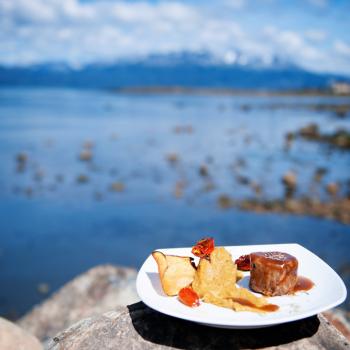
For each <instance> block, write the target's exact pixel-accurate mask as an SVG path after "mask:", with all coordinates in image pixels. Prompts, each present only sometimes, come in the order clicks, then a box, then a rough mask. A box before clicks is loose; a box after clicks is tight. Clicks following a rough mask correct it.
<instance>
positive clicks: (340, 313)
mask: <svg viewBox="0 0 350 350" xmlns="http://www.w3.org/2000/svg"><path fill="white" fill-rule="evenodd" d="M324 316H325V317H326V318H327V320H328V321H329V322H330V323H332V325H333V326H334V327H335V328H337V329H338V330H339V331H340V332H341V333H343V335H344V336H345V337H346V338H347V339H348V340H349V341H350V311H347V310H344V309H341V308H335V309H332V310H329V311H327V312H325V313H324Z"/></svg>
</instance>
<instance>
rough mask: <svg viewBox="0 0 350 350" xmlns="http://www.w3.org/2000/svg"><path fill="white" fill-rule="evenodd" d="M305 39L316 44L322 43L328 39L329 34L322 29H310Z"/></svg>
mask: <svg viewBox="0 0 350 350" xmlns="http://www.w3.org/2000/svg"><path fill="white" fill-rule="evenodd" d="M305 37H306V38H307V39H309V40H311V41H314V42H322V41H324V40H325V39H326V38H327V33H326V32H325V31H324V30H321V29H309V30H307V31H306V32H305Z"/></svg>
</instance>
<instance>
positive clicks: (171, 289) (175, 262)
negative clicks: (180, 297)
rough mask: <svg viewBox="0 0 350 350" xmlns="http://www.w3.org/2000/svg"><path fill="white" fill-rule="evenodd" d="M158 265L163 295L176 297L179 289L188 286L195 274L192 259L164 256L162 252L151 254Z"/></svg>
mask: <svg viewBox="0 0 350 350" xmlns="http://www.w3.org/2000/svg"><path fill="white" fill-rule="evenodd" d="M152 256H153V258H154V260H155V261H156V262H157V265H158V272H159V277H160V281H161V284H162V287H163V291H164V293H165V294H167V295H169V296H171V295H177V294H178V292H179V291H180V289H182V288H184V287H187V286H189V285H190V284H191V283H192V281H193V279H194V275H195V273H196V269H195V267H194V266H193V265H192V263H191V262H192V259H191V258H190V257H188V256H176V255H165V254H163V253H162V252H159V251H154V252H153V253H152Z"/></svg>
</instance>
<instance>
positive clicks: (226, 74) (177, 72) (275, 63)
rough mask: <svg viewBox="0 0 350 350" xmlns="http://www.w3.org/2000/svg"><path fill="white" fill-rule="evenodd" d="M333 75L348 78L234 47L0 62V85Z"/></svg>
mask: <svg viewBox="0 0 350 350" xmlns="http://www.w3.org/2000/svg"><path fill="white" fill-rule="evenodd" d="M336 80H345V81H350V78H346V77H342V76H338V75H334V74H317V73H313V72H309V71H306V70H304V69H302V68H300V67H297V66H296V65H294V64H292V63H290V62H285V61H283V60H282V59H280V58H277V57H276V58H274V59H273V60H272V61H271V62H268V63H266V62H263V61H262V60H260V59H258V58H254V57H253V58H250V59H249V60H247V59H246V58H245V59H244V60H243V59H242V58H241V56H240V55H239V53H235V62H234V63H232V62H231V63H227V62H225V61H224V60H219V59H217V58H216V57H213V56H211V55H210V54H207V53H205V52H204V53H195V54H192V53H187V52H184V53H174V54H169V55H150V56H148V57H145V58H142V59H134V60H124V61H119V62H115V63H105V64H101V63H98V64H88V65H86V66H84V67H80V68H74V67H70V66H69V65H67V64H65V63H46V64H37V65H32V66H27V67H5V66H0V85H2V86H52V87H79V88H118V87H138V86H143V87H152V86H159V87H172V86H183V87H208V88H217V87H224V88H238V89H325V88H327V87H329V85H330V84H331V83H332V82H333V81H336Z"/></svg>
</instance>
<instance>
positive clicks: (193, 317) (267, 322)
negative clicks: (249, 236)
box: [136, 244, 346, 328]
mask: <svg viewBox="0 0 350 350" xmlns="http://www.w3.org/2000/svg"><path fill="white" fill-rule="evenodd" d="M225 248H226V249H227V250H228V251H229V252H230V253H231V254H232V259H233V260H235V259H237V258H238V257H239V256H241V255H243V254H249V253H251V252H257V251H281V252H285V253H289V254H291V255H294V256H295V257H296V258H297V259H298V262H299V268H298V275H301V276H305V277H308V278H310V279H311V280H312V281H313V282H314V283H315V286H314V287H313V288H312V289H311V290H309V291H308V292H299V293H297V294H296V295H285V296H279V297H271V298H269V301H270V302H271V303H272V304H277V305H278V306H279V307H280V308H279V310H278V311H276V312H271V313H266V314H258V313H254V312H247V311H245V312H235V311H233V310H230V309H225V308H222V307H218V306H215V305H211V304H207V303H203V302H201V305H200V306H199V307H196V308H190V307H188V306H185V305H184V304H182V303H181V302H180V301H179V300H178V299H177V297H168V296H166V295H165V294H164V292H163V290H162V287H161V284H160V280H159V274H158V268H157V264H156V262H155V260H154V259H153V257H152V255H150V256H149V257H148V258H147V259H146V261H145V262H144V264H143V265H142V267H141V269H140V271H139V273H138V276H137V281H136V288H137V292H138V295H139V297H140V298H141V300H142V301H143V302H144V303H145V304H146V305H148V306H149V307H150V308H152V309H154V310H157V311H159V312H162V313H164V314H166V315H170V316H174V317H178V318H182V319H184V320H189V321H193V322H197V323H201V324H206V325H210V326H212V327H221V328H259V327H267V326H272V325H276V324H280V323H285V322H291V321H295V320H299V319H302V318H305V317H309V316H312V315H316V314H318V313H320V312H322V311H325V310H328V309H331V308H333V307H335V306H337V305H339V304H341V303H342V302H343V301H344V300H345V298H346V288H345V285H344V282H343V281H342V280H341V278H340V277H339V276H338V274H337V273H336V272H335V271H334V270H333V269H332V268H331V267H330V266H329V265H327V264H326V263H325V262H324V261H323V260H321V259H320V258H319V257H318V256H316V255H315V254H313V253H312V252H310V251H309V250H307V249H306V248H304V247H302V246H300V245H299V244H271V245H250V246H232V247H231V246H230V247H225ZM159 251H161V252H163V253H164V254H173V255H180V256H193V255H192V254H191V248H173V249H159ZM196 259H197V260H195V262H196V263H197V262H198V258H196ZM248 283H249V273H246V277H245V278H244V279H243V280H242V281H240V282H239V283H238V284H239V285H241V286H244V287H247V286H248Z"/></svg>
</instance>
